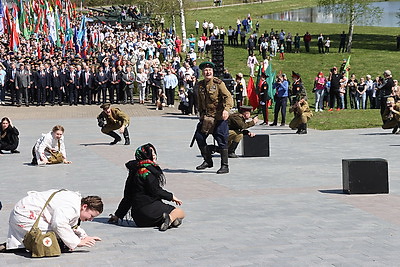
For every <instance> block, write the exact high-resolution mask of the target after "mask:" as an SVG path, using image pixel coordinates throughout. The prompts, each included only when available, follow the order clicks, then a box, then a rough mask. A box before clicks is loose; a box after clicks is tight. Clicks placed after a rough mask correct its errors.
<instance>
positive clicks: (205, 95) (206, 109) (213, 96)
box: [195, 78, 233, 173]
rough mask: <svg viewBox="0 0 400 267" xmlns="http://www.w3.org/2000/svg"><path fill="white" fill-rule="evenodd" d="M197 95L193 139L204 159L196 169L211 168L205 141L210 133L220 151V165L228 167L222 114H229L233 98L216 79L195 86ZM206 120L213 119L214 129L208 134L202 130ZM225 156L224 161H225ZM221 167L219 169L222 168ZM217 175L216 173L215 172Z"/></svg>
mask: <svg viewBox="0 0 400 267" xmlns="http://www.w3.org/2000/svg"><path fill="white" fill-rule="evenodd" d="M197 94H198V110H199V114H200V123H199V124H198V126H197V129H196V133H195V139H196V141H197V145H198V146H199V149H200V151H201V154H202V156H203V158H204V162H203V164H201V165H200V166H198V167H197V169H199V170H202V169H205V168H211V167H212V166H213V162H212V158H211V152H210V151H209V149H208V148H207V143H206V139H207V137H208V134H209V133H211V134H212V135H213V137H214V139H215V140H216V141H217V144H218V148H219V149H220V150H221V165H222V166H226V167H227V166H228V160H227V158H228V149H227V145H228V130H229V128H228V121H227V120H223V119H222V112H223V111H224V110H226V111H227V112H229V111H230V110H231V108H232V107H233V98H232V95H231V93H230V92H229V91H228V89H227V88H226V86H225V84H224V82H223V81H221V80H220V79H218V78H213V79H211V80H210V81H208V82H206V81H205V80H202V81H200V82H199V83H198V84H197ZM208 118H211V120H212V119H215V122H214V127H213V129H212V128H211V129H210V131H209V132H207V131H206V132H204V128H203V130H202V127H203V124H204V123H205V122H206V121H209V120H208ZM225 154H226V159H225ZM222 166H221V168H222ZM217 173H218V172H217Z"/></svg>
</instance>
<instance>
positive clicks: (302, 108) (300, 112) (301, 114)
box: [289, 97, 313, 134]
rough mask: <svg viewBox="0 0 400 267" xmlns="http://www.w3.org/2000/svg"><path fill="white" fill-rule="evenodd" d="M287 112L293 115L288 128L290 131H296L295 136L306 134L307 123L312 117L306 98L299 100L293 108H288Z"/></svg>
mask: <svg viewBox="0 0 400 267" xmlns="http://www.w3.org/2000/svg"><path fill="white" fill-rule="evenodd" d="M289 112H293V113H294V118H293V120H292V121H291V122H290V124H289V127H290V128H291V129H292V130H296V129H297V132H296V133H297V134H307V122H308V120H309V119H310V118H311V117H312V115H313V114H312V112H311V110H310V107H309V106H308V103H307V101H306V98H305V97H304V98H302V99H300V100H299V101H298V102H296V103H295V104H294V105H293V106H291V107H290V109H289Z"/></svg>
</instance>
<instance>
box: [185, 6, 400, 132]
mask: <svg viewBox="0 0 400 267" xmlns="http://www.w3.org/2000/svg"><path fill="white" fill-rule="evenodd" d="M231 2H234V0H231ZM236 2H238V1H236ZM224 3H225V4H227V0H226V1H224ZM315 5H317V1H315V0H283V1H277V2H271V3H266V2H264V4H261V3H255V4H247V5H240V6H233V7H222V8H211V9H205V10H195V11H194V10H189V11H187V12H186V27H187V30H188V34H190V33H194V21H195V20H196V19H198V20H199V21H200V22H202V21H203V20H204V19H206V20H212V21H213V23H214V24H215V25H217V26H219V27H221V26H223V27H224V28H226V29H227V28H228V27H229V26H230V25H231V26H232V27H235V26H236V19H237V18H238V17H239V18H241V19H243V18H244V17H245V16H247V14H249V13H250V14H251V16H252V18H253V20H254V24H255V22H256V21H257V20H258V21H259V22H260V33H262V32H264V31H268V32H269V31H270V30H271V28H274V29H275V30H279V31H280V30H281V29H284V30H285V32H286V33H288V32H291V33H292V34H293V35H294V34H295V33H297V32H298V33H299V35H301V36H302V35H304V33H305V32H306V31H309V32H310V33H311V34H312V35H313V40H312V43H311V52H310V53H305V52H304V47H303V42H301V46H302V50H303V53H299V54H292V53H286V55H285V60H283V61H280V60H279V59H277V58H274V59H273V60H272V64H273V67H274V69H275V70H276V71H277V72H279V71H282V72H283V73H287V74H290V73H291V72H292V70H294V71H296V72H299V73H300V74H301V75H302V79H303V82H304V84H305V86H306V88H307V91H308V96H309V103H310V106H311V107H314V95H313V94H312V93H311V90H312V85H313V79H314V77H315V76H316V74H317V73H318V72H319V71H323V72H324V73H325V74H328V72H329V69H330V68H332V67H333V66H338V67H339V66H340V64H341V62H342V60H343V59H344V58H347V57H348V54H338V53H337V50H338V45H339V35H340V33H341V32H342V31H346V33H347V29H348V26H347V25H344V24H318V23H300V22H283V21H273V20H265V19H262V18H261V16H262V15H265V14H268V13H275V12H279V11H285V10H289V9H296V8H301V7H307V6H315ZM319 33H323V34H324V36H329V37H330V39H331V40H332V45H331V53H330V54H318V49H317V44H316V37H317V35H318V34H319ZM399 33H400V31H399V30H398V29H397V28H386V27H358V26H356V27H355V35H354V42H353V49H352V54H351V72H352V73H353V72H354V73H355V74H356V76H357V77H361V76H365V75H366V74H370V75H372V76H373V77H374V76H378V75H382V73H383V71H384V70H385V69H390V70H391V71H392V73H393V76H394V78H395V79H396V77H399V74H400V73H399V71H400V70H399V68H398V62H399V61H400V52H399V51H397V50H396V39H395V36H396V35H397V34H399ZM258 59H259V61H261V57H260V56H258ZM246 61H247V51H246V50H245V49H244V48H237V47H228V46H225V66H226V67H228V68H229V70H230V72H231V73H232V74H236V73H237V72H243V73H244V74H245V75H246V74H247V77H246V76H245V78H246V80H247V79H248V68H247V67H246ZM270 114H271V115H272V112H270ZM271 115H270V116H271ZM291 116H292V115H289V118H288V119H289V120H290V119H291ZM380 124H381V122H380V115H379V111H378V110H343V111H340V112H336V111H335V112H323V113H318V114H315V115H314V117H313V118H312V119H311V121H310V127H312V128H316V129H322V130H329V129H348V128H367V127H379V126H380Z"/></svg>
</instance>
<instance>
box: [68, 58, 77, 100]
mask: <svg viewBox="0 0 400 267" xmlns="http://www.w3.org/2000/svg"><path fill="white" fill-rule="evenodd" d="M76 86H79V80H78V78H77V76H76V71H75V67H74V66H73V65H70V66H69V70H68V72H67V73H66V87H67V91H68V95H69V99H68V103H69V105H70V106H72V105H75V106H76V105H77V101H78V99H77V98H78V91H77V88H76Z"/></svg>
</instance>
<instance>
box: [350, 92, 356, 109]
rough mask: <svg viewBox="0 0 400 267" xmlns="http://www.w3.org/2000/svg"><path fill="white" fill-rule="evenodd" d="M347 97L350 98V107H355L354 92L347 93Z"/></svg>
mask: <svg viewBox="0 0 400 267" xmlns="http://www.w3.org/2000/svg"><path fill="white" fill-rule="evenodd" d="M349 99H350V107H351V109H355V108H356V105H357V104H356V94H355V93H349Z"/></svg>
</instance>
